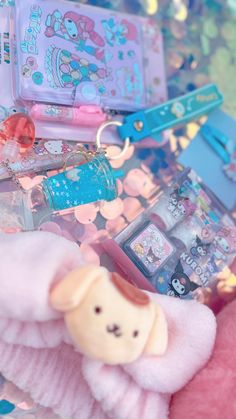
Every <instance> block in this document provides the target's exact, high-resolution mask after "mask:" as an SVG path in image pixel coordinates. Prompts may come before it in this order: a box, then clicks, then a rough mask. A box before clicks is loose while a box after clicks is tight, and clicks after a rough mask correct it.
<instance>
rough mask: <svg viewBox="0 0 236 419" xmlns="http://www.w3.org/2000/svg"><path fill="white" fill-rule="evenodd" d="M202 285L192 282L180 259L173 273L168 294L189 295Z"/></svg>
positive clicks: (176, 295) (175, 295)
mask: <svg viewBox="0 0 236 419" xmlns="http://www.w3.org/2000/svg"><path fill="white" fill-rule="evenodd" d="M199 287H200V285H198V284H196V283H195V282H192V281H191V280H190V278H189V277H188V275H187V274H186V273H185V272H184V268H183V266H182V263H181V261H180V260H179V261H178V263H177V265H176V267H175V271H174V273H173V275H172V276H171V279H170V282H169V290H168V291H167V295H170V296H174V297H179V298H181V297H183V296H186V295H188V294H189V293H190V292H192V291H195V290H196V289H197V288H199Z"/></svg>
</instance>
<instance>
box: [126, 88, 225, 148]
mask: <svg viewBox="0 0 236 419" xmlns="http://www.w3.org/2000/svg"><path fill="white" fill-rule="evenodd" d="M222 102H223V96H222V94H221V93H220V92H219V90H218V88H217V86H216V85H215V84H209V85H207V86H204V87H201V88H200V89H197V90H194V91H192V92H190V93H188V94H186V95H184V96H181V97H178V98H176V99H172V100H170V101H168V102H166V103H163V104H161V105H158V106H155V107H153V108H149V109H146V110H144V111H139V112H135V113H133V114H131V115H128V116H125V118H124V122H123V125H122V126H121V127H119V128H118V131H119V135H120V137H121V138H122V140H125V139H126V138H127V137H129V138H130V141H131V142H137V141H141V140H143V139H144V138H147V137H152V136H153V135H154V134H155V135H156V134H159V133H160V132H161V131H164V130H165V129H168V128H171V127H173V126H175V125H179V124H180V123H184V122H187V121H189V120H191V119H195V118H198V117H200V116H201V115H204V114H206V113H208V112H209V111H211V110H212V109H214V108H215V107H217V106H220V105H221V104H222Z"/></svg>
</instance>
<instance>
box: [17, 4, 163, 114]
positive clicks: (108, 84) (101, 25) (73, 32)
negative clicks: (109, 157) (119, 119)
mask: <svg viewBox="0 0 236 419" xmlns="http://www.w3.org/2000/svg"><path fill="white" fill-rule="evenodd" d="M13 31H14V32H15V36H16V42H15V47H16V52H17V63H16V66H15V81H16V98H17V99H20V100H23V101H32V102H45V103H55V104H61V105H73V106H77V105H83V104H94V105H99V106H102V107H103V108H108V109H116V110H124V111H133V110H138V109H142V108H144V107H147V106H149V105H150V104H154V103H160V102H162V101H164V100H165V99H166V83H165V76H164V65H163V48H162V36H161V34H160V31H159V29H158V28H156V26H155V25H154V24H153V22H150V21H149V20H146V19H144V18H140V17H137V16H135V17H132V16H129V15H125V14H121V13H115V12H111V11H108V10H105V9H99V8H95V7H91V6H87V5H82V4H73V3H71V2H66V1H65V2H60V3H58V2H57V1H55V0H48V1H47V2H45V1H43V0H34V1H33V2H32V1H31V0H24V2H22V1H21V0H16V7H15V12H14V20H13ZM157 79H158V87H157V83H156V84H155V82H156V80H157Z"/></svg>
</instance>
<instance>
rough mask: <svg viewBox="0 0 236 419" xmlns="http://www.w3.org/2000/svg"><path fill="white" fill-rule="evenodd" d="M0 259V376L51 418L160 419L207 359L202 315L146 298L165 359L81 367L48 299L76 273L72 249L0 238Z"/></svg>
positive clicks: (208, 322)
mask: <svg viewBox="0 0 236 419" xmlns="http://www.w3.org/2000/svg"><path fill="white" fill-rule="evenodd" d="M0 258H1V273H0V336H1V338H0V371H1V372H2V374H3V375H4V376H5V377H6V378H7V379H8V380H10V381H12V382H13V383H14V384H16V385H17V386H18V387H19V388H20V389H21V390H23V391H26V392H28V393H29V394H30V395H31V397H32V398H33V399H34V400H35V401H36V402H38V403H40V404H41V405H42V406H44V407H49V408H50V409H52V411H53V412H55V413H57V414H59V415H66V416H69V417H70V418H75V419H78V418H80V419H91V418H94V419H105V418H114V419H128V418H135V419H147V418H148V419H165V418H167V417H168V410H169V401H170V396H171V394H172V393H175V392H176V391H178V390H180V389H181V388H182V387H183V386H184V385H185V384H186V383H188V381H189V380H190V379H191V378H192V377H193V376H194V375H195V374H196V372H197V371H198V370H199V369H200V368H202V367H203V365H204V364H205V363H206V362H207V360H208V358H209V356H210V354H211V351H212V348H213V345H214V340H215V330H216V325H215V318H214V316H213V314H212V312H211V311H210V310H209V309H208V308H207V307H205V306H203V305H201V304H200V303H197V302H195V301H181V300H178V299H174V298H171V297H166V296H162V295H158V294H149V295H150V297H151V298H152V299H154V300H156V301H157V302H158V304H160V305H161V307H162V308H163V310H164V312H165V315H166V318H167V322H168V333H169V344H168V350H167V352H166V354H165V355H164V356H162V357H142V358H140V359H139V360H138V361H136V362H134V363H132V364H127V365H125V366H122V367H121V366H107V365H104V364H102V363H100V362H97V361H94V360H91V359H88V358H86V357H85V356H83V355H82V354H80V353H79V352H78V350H76V349H75V348H74V347H73V344H72V342H71V340H70V337H69V336H68V333H67V330H66V327H65V324H64V320H63V318H62V317H60V316H61V315H60V313H58V312H55V311H54V310H52V308H51V307H50V306H49V298H48V297H49V291H50V289H51V286H52V284H54V283H55V282H58V281H60V280H61V279H62V278H63V277H64V276H65V275H66V274H67V273H68V272H69V271H70V270H72V269H75V268H76V267H78V266H81V265H83V260H82V257H81V254H80V250H79V247H78V246H77V245H75V244H73V243H72V242H69V241H67V240H66V239H64V238H62V237H58V236H54V235H53V234H51V233H45V232H33V233H19V234H12V235H5V234H1V235H0ZM85 326H86V325H85ZM52 415H53V414H52ZM52 417H54V416H52ZM47 419H50V417H49V416H48V417H47Z"/></svg>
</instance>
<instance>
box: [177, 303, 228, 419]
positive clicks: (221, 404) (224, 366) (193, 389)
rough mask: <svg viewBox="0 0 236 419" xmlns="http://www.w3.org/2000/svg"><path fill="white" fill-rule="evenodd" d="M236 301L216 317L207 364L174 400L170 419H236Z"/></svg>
mask: <svg viewBox="0 0 236 419" xmlns="http://www.w3.org/2000/svg"><path fill="white" fill-rule="evenodd" d="M235 319H236V300H234V301H233V302H232V303H230V304H228V305H227V306H226V307H225V308H224V309H223V310H222V311H221V312H220V314H219V315H218V316H217V337H216V344H215V348H214V351H213V354H212V357H211V359H210V361H209V363H208V364H207V365H206V366H205V368H203V369H202V370H201V371H200V372H199V373H198V374H197V375H196V376H195V377H194V379H193V380H192V381H191V382H190V383H189V384H188V385H187V386H186V387H185V388H184V389H183V390H181V391H180V392H178V393H176V394H175V395H174V397H173V401H172V405H171V414H170V419H180V418H181V419H222V418H224V419H233V418H236V354H235V352H234V349H235V345H236V322H235Z"/></svg>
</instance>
